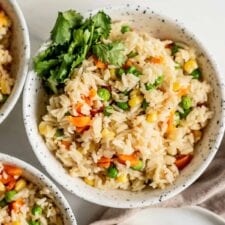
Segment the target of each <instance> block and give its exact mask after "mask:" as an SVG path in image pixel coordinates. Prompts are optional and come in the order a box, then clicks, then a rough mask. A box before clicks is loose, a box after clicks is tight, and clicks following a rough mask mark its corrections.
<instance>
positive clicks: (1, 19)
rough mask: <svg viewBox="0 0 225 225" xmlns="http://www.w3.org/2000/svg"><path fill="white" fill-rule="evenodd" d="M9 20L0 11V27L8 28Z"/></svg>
mask: <svg viewBox="0 0 225 225" xmlns="http://www.w3.org/2000/svg"><path fill="white" fill-rule="evenodd" d="M9 24H10V22H9V18H8V17H7V16H6V15H5V13H4V12H3V11H0V26H5V27H7V26H9Z"/></svg>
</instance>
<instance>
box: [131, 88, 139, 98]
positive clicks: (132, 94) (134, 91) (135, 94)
mask: <svg viewBox="0 0 225 225" xmlns="http://www.w3.org/2000/svg"><path fill="white" fill-rule="evenodd" d="M139 95H140V90H138V89H134V90H132V91H131V92H130V97H134V96H139Z"/></svg>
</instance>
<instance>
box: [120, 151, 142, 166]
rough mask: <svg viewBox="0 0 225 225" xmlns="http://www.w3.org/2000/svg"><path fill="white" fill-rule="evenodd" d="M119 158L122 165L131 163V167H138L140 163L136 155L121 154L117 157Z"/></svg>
mask: <svg viewBox="0 0 225 225" xmlns="http://www.w3.org/2000/svg"><path fill="white" fill-rule="evenodd" d="M117 157H118V161H119V162H120V163H122V164H126V161H129V162H130V165H131V166H137V165H138V163H139V160H138V157H137V154H136V153H133V154H131V155H124V154H119V155H117Z"/></svg>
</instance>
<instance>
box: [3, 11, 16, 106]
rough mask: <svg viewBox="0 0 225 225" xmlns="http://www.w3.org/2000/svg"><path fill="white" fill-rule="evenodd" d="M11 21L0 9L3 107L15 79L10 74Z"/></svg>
mask: <svg viewBox="0 0 225 225" xmlns="http://www.w3.org/2000/svg"><path fill="white" fill-rule="evenodd" d="M11 25H12V24H11V21H10V19H9V17H8V16H7V15H6V14H5V12H4V11H3V10H1V9H0V105H2V104H3V103H4V102H5V101H6V99H7V98H8V96H9V95H10V94H11V92H12V87H13V84H14V79H13V78H12V77H11V74H10V72H9V71H10V65H11V63H12V56H11V53H10V43H11V31H10V28H11Z"/></svg>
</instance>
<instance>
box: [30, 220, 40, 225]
mask: <svg viewBox="0 0 225 225" xmlns="http://www.w3.org/2000/svg"><path fill="white" fill-rule="evenodd" d="M29 225H41V222H40V221H38V220H36V221H34V220H31V221H29Z"/></svg>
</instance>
